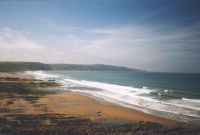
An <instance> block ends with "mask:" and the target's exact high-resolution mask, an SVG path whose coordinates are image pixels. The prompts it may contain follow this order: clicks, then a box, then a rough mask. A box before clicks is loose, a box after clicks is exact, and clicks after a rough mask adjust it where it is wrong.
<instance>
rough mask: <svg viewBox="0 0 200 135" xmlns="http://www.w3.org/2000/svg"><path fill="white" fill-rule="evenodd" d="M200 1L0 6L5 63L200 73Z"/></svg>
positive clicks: (0, 50)
mask: <svg viewBox="0 0 200 135" xmlns="http://www.w3.org/2000/svg"><path fill="white" fill-rule="evenodd" d="M199 5H200V2H198V0H151V1H150V0H85V1H83V0H79V1H78V0H73V1H72V0H71V1H70V0H68V1H61V0H60V1H59V0H57V1H53V0H49V1H47V0H44V1H39V0H35V1H30V0H29V1H24V0H22V1H0V18H1V21H0V61H39V62H45V63H78V64H96V63H103V64H111V65H120V66H128V67H133V68H139V69H144V70H148V71H162V72H200V62H199V61H200V38H199V37H200V8H199Z"/></svg>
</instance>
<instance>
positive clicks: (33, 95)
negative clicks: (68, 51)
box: [0, 72, 199, 134]
mask: <svg viewBox="0 0 200 135" xmlns="http://www.w3.org/2000/svg"><path fill="white" fill-rule="evenodd" d="M0 78H1V79H0V85H1V87H0V88H1V89H0V91H1V97H3V98H1V99H0V121H1V122H2V124H1V125H0V133H5V134H6V133H7V132H9V130H11V131H13V132H14V131H15V130H16V131H15V132H17V131H18V130H19V129H18V128H17V129H15V127H12V126H11V125H12V124H15V125H16V123H15V122H17V123H18V124H19V125H18V126H19V127H21V126H22V123H23V122H24V121H23V120H24V119H27V117H28V119H29V120H30V119H34V118H35V117H36V118H38V120H36V121H37V122H38V123H37V124H38V126H39V127H38V130H41V129H40V128H43V130H44V131H41V132H42V133H43V132H46V130H47V129H46V128H49V126H53V125H54V126H55V125H57V126H58V127H60V126H62V127H63V126H64V127H65V128H64V129H65V130H66V132H68V130H70V129H71V126H69V125H66V124H65V125H59V124H60V122H61V121H62V122H61V123H63V122H64V123H66V122H71V120H72V119H73V120H75V122H74V127H77V130H75V131H74V132H78V131H79V130H81V132H80V133H83V132H86V133H88V132H89V131H90V130H94V131H95V133H96V132H99V131H101V130H102V129H104V128H105V127H101V125H102V123H103V124H105V123H106V125H108V126H111V127H110V128H111V129H115V128H116V129H115V130H116V132H118V133H119V132H121V131H118V130H119V129H120V128H124V130H126V131H127V132H132V131H133V133H136V132H140V131H143V132H150V131H151V132H154V131H153V129H152V128H155V127H156V128H158V129H157V130H158V131H157V130H156V132H161V133H164V132H172V131H173V132H176V133H179V132H183V131H184V132H185V133H187V132H190V133H193V132H194V131H195V133H196V131H197V129H190V127H189V126H188V125H186V124H183V123H179V122H176V121H173V120H169V119H165V118H161V117H156V116H153V115H148V114H145V113H143V112H140V111H137V110H134V109H130V108H126V107H123V106H120V105H117V104H114V103H110V102H107V101H104V100H103V99H102V100H101V99H99V98H96V97H94V96H92V95H87V94H85V93H78V92H62V93H51V92H50V93H49V92H48V91H42V90H41V89H40V88H50V87H51V88H54V87H58V86H60V84H57V83H55V82H48V81H43V80H38V79H35V78H34V77H33V76H29V75H27V74H24V73H23V72H7V73H5V72H4V73H0ZM8 86H9V87H8ZM11 86H12V87H11ZM10 87H11V89H8V88H10ZM24 88H31V89H33V88H34V90H33V91H29V90H28V93H27V91H21V90H22V89H24ZM3 89H5V90H4V91H2V90H3ZM6 89H8V90H11V91H8V90H6ZM35 89H37V90H35ZM13 90H14V91H13ZM25 90H26V89H25ZM19 118H21V119H22V120H21V119H19ZM9 119H11V120H9ZM49 119H51V120H50V121H49ZM41 120H43V121H41ZM13 121H14V123H13ZM30 121H31V120H30ZM41 123H42V126H41V125H40V124H41ZM6 126H8V127H7V128H6ZM32 126H33V125H31V124H30V127H29V128H31V127H32ZM99 126H100V127H101V128H99ZM129 126H130V127H135V128H134V129H130V127H129ZM152 126H153V127H152ZM16 127H17V126H16ZM22 127H23V126H22ZM33 127H34V126H33ZM58 127H57V128H58ZM139 127H140V130H138V128H139ZM147 127H148V130H147V129H145V128H147ZM57 128H55V127H54V128H52V130H53V131H54V132H56V133H57V132H58V133H59V132H60V130H61V129H57ZM106 128H107V127H106ZM31 129H32V128H31ZM64 129H63V130H64ZM136 129H137V130H136ZM26 130H27V129H26V128H24V129H22V130H21V131H20V132H22V133H24V132H25V131H26ZM35 130H36V129H34V128H33V129H32V130H31V133H32V132H34V131H35ZM108 130H109V129H108ZM185 130H186V131H185ZM109 132H111V131H109ZM184 132H183V133H184ZM198 132H199V131H198ZM77 134H78V133H77Z"/></svg>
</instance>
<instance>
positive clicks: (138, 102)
mask: <svg viewBox="0 0 200 135" xmlns="http://www.w3.org/2000/svg"><path fill="white" fill-rule="evenodd" d="M64 80H65V81H66V82H68V83H69V82H70V83H73V84H78V85H81V86H87V87H88V89H89V88H90V89H92V88H98V89H101V91H92V90H75V91H80V92H85V93H88V94H92V95H94V96H97V97H100V98H103V99H104V100H107V101H111V102H114V103H118V104H121V105H124V106H127V104H128V106H129V107H130V106H131V107H132V108H137V109H138V108H139V109H140V110H141V111H145V112H147V110H146V109H153V110H156V111H162V112H168V113H172V114H181V115H185V116H189V117H200V116H199V110H200V109H199V108H198V107H200V106H198V105H197V106H192V104H189V103H187V104H185V103H183V102H182V100H179V99H177V100H173V101H171V102H168V101H159V100H156V99H153V98H151V97H150V96H142V94H146V95H148V94H150V93H151V92H155V90H151V89H148V88H147V87H143V88H135V87H131V86H121V85H116V84H108V83H101V82H92V81H85V80H73V79H64ZM159 95H161V93H159ZM144 108H145V109H144Z"/></svg>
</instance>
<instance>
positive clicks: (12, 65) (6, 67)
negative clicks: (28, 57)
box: [0, 62, 51, 71]
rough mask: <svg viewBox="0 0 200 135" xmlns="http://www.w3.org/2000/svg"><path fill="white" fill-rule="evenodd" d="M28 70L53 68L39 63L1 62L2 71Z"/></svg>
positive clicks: (0, 68) (0, 69)
mask: <svg viewBox="0 0 200 135" xmlns="http://www.w3.org/2000/svg"><path fill="white" fill-rule="evenodd" d="M26 70H51V67H50V66H49V65H48V64H43V63H39V62H0V71H26Z"/></svg>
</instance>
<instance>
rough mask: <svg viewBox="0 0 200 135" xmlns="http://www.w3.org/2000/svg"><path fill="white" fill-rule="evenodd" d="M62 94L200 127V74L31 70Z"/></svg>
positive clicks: (31, 72) (30, 72)
mask: <svg viewBox="0 0 200 135" xmlns="http://www.w3.org/2000/svg"><path fill="white" fill-rule="evenodd" d="M26 73H27V74H32V75H34V76H36V77H37V78H39V79H47V80H48V79H55V80H56V81H58V82H60V83H62V84H63V87H62V88H61V89H60V90H61V91H77V92H83V93H87V94H90V95H93V96H96V97H98V98H102V99H104V100H106V101H109V102H113V103H116V104H120V105H122V106H126V107H129V108H133V109H137V110H139V111H142V112H145V113H148V114H152V115H156V116H160V117H165V118H170V119H173V120H177V121H181V122H188V123H195V124H198V125H200V74H180V73H152V72H131V71H29V72H26Z"/></svg>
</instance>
